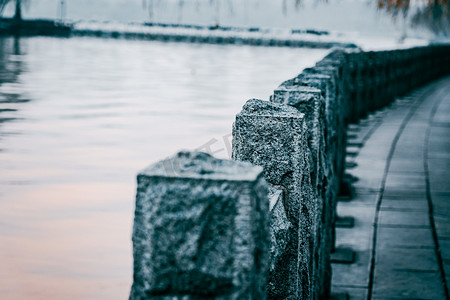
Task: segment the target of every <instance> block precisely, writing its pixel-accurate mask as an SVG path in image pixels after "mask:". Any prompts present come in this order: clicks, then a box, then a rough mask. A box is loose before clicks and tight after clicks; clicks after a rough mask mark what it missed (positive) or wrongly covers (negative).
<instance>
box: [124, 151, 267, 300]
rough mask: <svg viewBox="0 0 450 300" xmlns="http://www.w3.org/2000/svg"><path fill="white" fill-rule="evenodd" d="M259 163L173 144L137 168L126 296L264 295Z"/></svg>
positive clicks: (264, 247)
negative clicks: (168, 153) (169, 153)
mask: <svg viewBox="0 0 450 300" xmlns="http://www.w3.org/2000/svg"><path fill="white" fill-rule="evenodd" d="M173 166H176V168H174V167H173ZM262 171H263V170H262V168H261V167H257V166H253V165H251V164H249V163H244V162H237V161H229V160H219V159H215V158H213V157H212V156H210V155H209V154H206V153H200V152H180V153H178V154H177V155H175V156H173V157H171V158H169V159H166V160H164V161H161V162H158V163H156V164H154V165H152V166H150V167H149V168H147V169H145V170H144V171H143V172H141V173H140V174H139V175H138V178H137V183H138V187H137V195H136V211H135V219H134V228H133V238H132V239H133V255H134V282H133V286H132V290H131V294H130V299H204V298H208V299H236V300H237V299H265V298H266V296H265V295H266V283H267V281H266V278H267V270H268V252H269V243H270V242H269V200H268V197H267V183H266V181H265V180H264V178H263V174H262Z"/></svg>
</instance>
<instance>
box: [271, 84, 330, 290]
mask: <svg viewBox="0 0 450 300" xmlns="http://www.w3.org/2000/svg"><path fill="white" fill-rule="evenodd" d="M322 94H323V93H322V91H321V90H319V89H316V88H311V87H305V86H291V87H286V86H280V87H278V88H277V89H276V90H275V91H274V94H273V96H272V101H274V102H276V103H284V104H288V105H290V106H293V107H295V108H297V109H298V111H299V112H301V113H304V114H305V120H306V124H307V129H308V130H307V131H308V148H309V149H310V152H311V156H310V160H309V166H310V170H311V174H312V176H311V185H312V193H313V194H314V196H313V197H312V198H311V199H313V200H312V201H313V202H314V204H312V205H313V206H314V208H313V210H314V211H315V214H314V215H315V217H316V218H315V220H313V224H314V228H315V232H314V234H313V246H312V249H313V252H314V257H315V259H314V264H315V266H314V268H313V269H314V270H315V275H314V276H315V278H314V281H315V284H314V286H315V288H316V289H317V291H316V292H317V293H319V294H320V295H321V297H327V294H328V293H329V289H330V281H331V264H330V252H331V249H332V242H331V241H332V237H331V235H332V233H331V231H330V228H329V226H330V225H331V224H330V222H329V220H328V218H330V217H331V216H330V214H328V212H330V211H331V204H330V203H327V200H328V199H327V185H328V178H327V177H326V173H327V170H328V166H327V159H326V154H325V131H326V127H325V126H326V115H325V99H324V98H323V95H322Z"/></svg>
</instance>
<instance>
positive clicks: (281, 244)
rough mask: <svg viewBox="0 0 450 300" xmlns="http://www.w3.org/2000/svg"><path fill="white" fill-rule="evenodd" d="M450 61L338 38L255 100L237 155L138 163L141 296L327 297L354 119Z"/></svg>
mask: <svg viewBox="0 0 450 300" xmlns="http://www.w3.org/2000/svg"><path fill="white" fill-rule="evenodd" d="M449 73H450V47H449V46H428V47H420V48H413V49H405V50H392V51H379V52H362V51H359V50H335V51H333V52H331V53H330V54H329V55H327V56H326V57H325V58H324V59H323V60H321V61H320V62H318V63H317V64H316V65H315V66H314V67H312V68H309V69H306V70H304V71H303V72H302V73H301V74H300V75H298V76H297V77H295V78H293V79H290V80H287V81H285V82H283V83H282V84H281V85H280V86H279V87H278V88H276V89H275V91H274V94H273V95H272V96H271V99H270V101H263V100H258V99H251V100H248V101H247V102H246V103H245V105H244V106H243V108H242V111H241V112H239V113H238V114H237V115H236V120H235V122H234V124H233V134H232V135H233V141H232V159H233V160H231V161H229V160H219V159H215V158H213V157H212V156H210V155H209V154H206V153H200V152H180V153H178V154H177V155H175V156H173V157H171V158H169V159H166V160H163V161H160V162H158V163H156V164H153V165H152V166H150V167H149V168H147V169H146V170H144V171H143V172H141V173H140V174H139V175H138V187H137V195H136V211H135V220H134V228H133V255H134V277H133V279H134V282H133V286H132V290H131V294H130V299H258V300H259V299H267V298H268V299H326V298H328V297H329V295H330V289H331V264H330V254H331V253H332V252H333V251H334V250H335V247H334V244H335V231H334V226H335V222H336V218H337V216H336V202H337V196H338V193H339V192H340V190H342V187H343V186H345V182H344V178H345V176H344V172H345V154H346V128H347V125H348V124H349V123H356V122H358V121H359V120H360V119H361V118H364V117H366V116H367V115H368V114H369V113H370V112H372V111H374V110H377V109H380V108H382V107H383V106H386V105H389V104H390V103H391V102H392V101H393V100H394V99H395V98H396V97H398V96H401V95H403V94H405V93H407V92H408V91H411V90H412V89H414V88H417V87H419V86H420V85H422V84H424V83H426V82H429V81H431V80H433V79H436V78H438V77H440V76H443V75H446V74H449Z"/></svg>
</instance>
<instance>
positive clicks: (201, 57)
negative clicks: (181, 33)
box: [0, 38, 326, 299]
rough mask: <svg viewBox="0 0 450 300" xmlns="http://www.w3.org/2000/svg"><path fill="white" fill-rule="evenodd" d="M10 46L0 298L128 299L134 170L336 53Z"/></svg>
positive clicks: (197, 140)
mask: <svg viewBox="0 0 450 300" xmlns="http://www.w3.org/2000/svg"><path fill="white" fill-rule="evenodd" d="M0 52H1V54H0V60H1V64H0V65H1V66H0V68H1V70H0V76H1V84H0V107H1V109H3V111H1V112H0V118H3V119H7V118H10V120H9V121H4V122H3V123H1V124H0V149H2V150H3V151H1V152H0V168H1V172H0V266H1V268H0V299H126V298H127V296H128V292H129V289H130V284H131V263H132V257H131V241H130V236H131V226H132V216H133V205H134V201H133V197H134V194H135V175H136V173H137V171H138V170H140V169H142V168H144V167H146V166H147V165H148V164H149V163H151V162H154V161H156V160H158V159H161V158H164V157H166V156H167V155H169V154H172V153H174V152H175V151H176V150H178V149H181V148H190V149H193V148H197V147H200V146H202V145H205V143H208V142H209V141H211V140H212V139H214V138H215V139H217V140H218V141H222V137H224V136H226V135H227V134H228V133H229V132H230V131H231V124H232V122H233V119H234V115H235V114H236V113H237V112H238V111H239V110H240V108H241V107H242V105H243V103H244V102H245V100H246V99H248V98H251V97H260V98H266V99H267V98H268V96H269V95H270V93H271V91H272V90H273V89H274V88H275V87H276V86H277V85H278V84H279V83H280V82H281V81H283V80H284V79H286V78H289V77H292V76H294V75H296V74H297V73H298V72H300V71H301V69H302V68H304V67H306V66H309V65H311V64H313V63H314V62H315V61H317V60H319V59H320V58H321V57H322V56H323V55H324V54H325V53H326V51H324V50H302V49H287V48H278V49H277V48H262V47H258V48H252V47H238V46H219V45H193V44H181V43H180V44H170V43H157V42H142V41H125V40H104V39H92V38H73V39H57V38H25V39H20V40H14V39H0ZM29 99H32V101H29ZM27 102H28V103H27ZM11 120H14V121H11ZM211 147H212V149H213V150H217V149H218V148H220V147H224V146H223V145H221V144H220V143H219V142H218V143H217V144H214V145H212V146H211ZM219 154H220V155H222V156H226V155H227V153H226V151H222V152H220V153H219Z"/></svg>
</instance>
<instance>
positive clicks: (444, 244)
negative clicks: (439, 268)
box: [439, 239, 450, 260]
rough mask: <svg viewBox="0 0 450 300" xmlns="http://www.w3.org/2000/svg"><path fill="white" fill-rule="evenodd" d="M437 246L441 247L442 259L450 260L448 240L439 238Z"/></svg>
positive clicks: (449, 243)
mask: <svg viewBox="0 0 450 300" xmlns="http://www.w3.org/2000/svg"><path fill="white" fill-rule="evenodd" d="M439 248H440V249H441V255H442V259H445V260H450V240H442V239H439Z"/></svg>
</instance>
